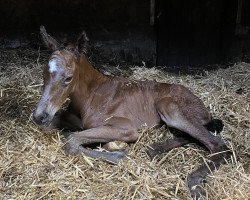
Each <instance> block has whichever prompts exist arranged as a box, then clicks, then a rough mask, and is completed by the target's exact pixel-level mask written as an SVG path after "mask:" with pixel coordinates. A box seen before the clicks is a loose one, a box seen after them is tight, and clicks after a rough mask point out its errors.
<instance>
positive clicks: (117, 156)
mask: <svg viewBox="0 0 250 200" xmlns="http://www.w3.org/2000/svg"><path fill="white" fill-rule="evenodd" d="M107 153H108V156H106V157H103V159H104V160H106V161H108V162H109V163H112V164H118V163H119V162H120V161H121V160H125V159H127V156H126V154H125V153H124V152H120V151H114V152H107Z"/></svg>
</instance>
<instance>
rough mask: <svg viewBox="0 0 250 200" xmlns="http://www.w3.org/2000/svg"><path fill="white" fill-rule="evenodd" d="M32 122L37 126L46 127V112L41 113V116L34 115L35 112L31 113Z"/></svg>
mask: <svg viewBox="0 0 250 200" xmlns="http://www.w3.org/2000/svg"><path fill="white" fill-rule="evenodd" d="M33 120H34V121H35V122H36V123H37V124H38V125H46V124H48V123H49V122H50V117H49V114H48V113H47V112H43V113H41V114H36V113H35V112H34V113H33Z"/></svg>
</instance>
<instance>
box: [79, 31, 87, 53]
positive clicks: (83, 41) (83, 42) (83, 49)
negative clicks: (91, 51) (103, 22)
mask: <svg viewBox="0 0 250 200" xmlns="http://www.w3.org/2000/svg"><path fill="white" fill-rule="evenodd" d="M88 41H89V38H88V36H87V34H86V32H85V31H83V32H82V33H81V34H80V36H79V37H78V39H77V42H76V48H77V50H78V52H79V53H84V54H86V53H87V47H88Z"/></svg>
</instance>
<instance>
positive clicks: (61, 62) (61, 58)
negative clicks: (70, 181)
mask: <svg viewBox="0 0 250 200" xmlns="http://www.w3.org/2000/svg"><path fill="white" fill-rule="evenodd" d="M40 33H41V35H42V38H43V41H44V43H45V44H46V46H47V47H49V48H50V49H52V50H53V53H52V55H51V56H50V59H49V62H48V65H46V66H45V68H44V73H43V80H44V85H43V93H42V96H41V99H40V101H39V103H38V104H37V107H36V109H35V111H34V113H33V117H34V120H35V122H36V123H38V124H41V125H48V124H49V123H50V122H51V120H52V119H53V117H54V115H55V113H56V112H57V111H58V110H59V109H60V108H61V106H62V104H63V103H64V102H65V100H66V99H67V97H68V96H69V95H70V93H71V92H73V90H74V88H75V86H76V83H77V82H78V79H79V76H78V73H79V69H78V61H79V58H80V55H81V53H83V52H85V51H86V47H87V41H88V38H87V36H86V33H85V32H82V34H81V35H80V36H79V38H78V40H77V42H76V44H75V45H72V44H69V45H66V46H62V45H60V44H59V43H58V42H57V41H56V40H55V39H54V38H52V37H51V36H50V35H49V34H47V32H46V30H45V28H44V27H43V26H41V27H40Z"/></svg>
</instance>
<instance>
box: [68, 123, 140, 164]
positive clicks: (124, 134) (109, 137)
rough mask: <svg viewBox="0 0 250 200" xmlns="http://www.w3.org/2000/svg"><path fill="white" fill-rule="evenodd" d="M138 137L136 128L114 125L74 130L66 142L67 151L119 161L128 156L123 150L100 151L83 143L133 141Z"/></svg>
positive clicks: (72, 153)
mask: <svg viewBox="0 0 250 200" xmlns="http://www.w3.org/2000/svg"><path fill="white" fill-rule="evenodd" d="M136 139H137V132H136V131H135V130H130V129H124V128H117V127H113V126H100V127H96V128H92V129H87V130H84V131H80V132H74V133H72V134H71V135H69V136H68V138H67V143H66V144H65V152H66V154H71V155H76V154H80V153H83V154H85V155H86V156H89V157H92V158H102V159H105V160H107V161H109V162H112V163H117V162H118V161H119V160H121V159H124V158H126V155H125V154H124V153H123V152H118V151H117V152H99V151H94V150H89V149H86V148H84V147H83V146H82V145H86V144H91V143H97V142H110V141H115V140H119V141H125V142H133V141H135V140H136Z"/></svg>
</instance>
